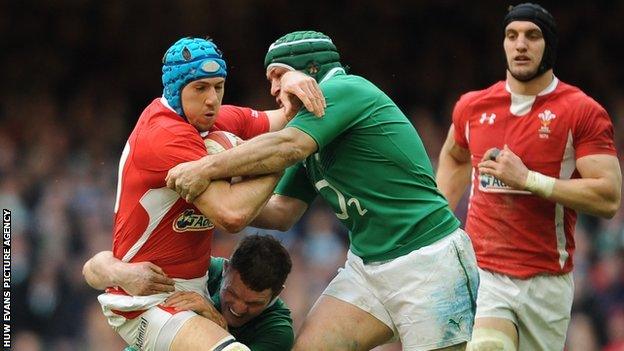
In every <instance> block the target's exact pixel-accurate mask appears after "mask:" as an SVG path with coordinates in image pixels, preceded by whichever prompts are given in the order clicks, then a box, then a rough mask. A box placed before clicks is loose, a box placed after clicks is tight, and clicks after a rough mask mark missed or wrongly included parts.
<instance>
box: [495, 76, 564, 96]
mask: <svg viewBox="0 0 624 351" xmlns="http://www.w3.org/2000/svg"><path fill="white" fill-rule="evenodd" d="M557 85H559V78H557V76H555V75H553V80H552V81H551V82H550V84H548V86H547V87H546V88H544V90H542V91H540V92H539V93H538V94H537V96H542V95H547V94H550V93H552V92H553V91H555V89H557ZM505 90H507V92H508V93H510V94H512V95H516V96H534V95H522V94H516V93H514V92H512V91H511V87H510V86H509V82H508V81H505Z"/></svg>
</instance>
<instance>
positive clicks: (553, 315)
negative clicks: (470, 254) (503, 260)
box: [477, 269, 574, 351]
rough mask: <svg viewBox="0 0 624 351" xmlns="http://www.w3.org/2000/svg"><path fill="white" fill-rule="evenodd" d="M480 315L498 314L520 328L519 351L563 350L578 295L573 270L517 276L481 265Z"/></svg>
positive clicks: (478, 311) (478, 308) (492, 315)
mask: <svg viewBox="0 0 624 351" xmlns="http://www.w3.org/2000/svg"><path fill="white" fill-rule="evenodd" d="M479 274H480V277H481V284H480V286H479V297H478V299H477V318H482V317H497V318H503V319H507V320H510V321H512V322H513V323H514V324H515V325H516V327H517V328H518V340H519V347H518V351H534V350H553V351H555V350H563V346H564V344H565V339H566V332H567V329H568V324H569V323H570V310H571V308H572V299H573V296H574V282H573V280H572V273H567V274H563V275H540V276H536V277H533V278H529V279H516V278H512V277H509V276H506V275H503V274H498V273H493V272H489V271H485V270H482V269H479Z"/></svg>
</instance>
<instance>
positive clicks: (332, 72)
mask: <svg viewBox="0 0 624 351" xmlns="http://www.w3.org/2000/svg"><path fill="white" fill-rule="evenodd" d="M338 73H342V74H346V72H345V70H344V68H342V67H334V68H332V69H330V70H329V72H327V74H325V76H324V77H323V79H321V81H320V82H319V84H321V83H323V82H324V81H326V80H328V79H329V78H331V77H333V76H335V75H336V74H338Z"/></svg>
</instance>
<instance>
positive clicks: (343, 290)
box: [323, 229, 479, 350]
mask: <svg viewBox="0 0 624 351" xmlns="http://www.w3.org/2000/svg"><path fill="white" fill-rule="evenodd" d="M478 284H479V274H478V271H477V262H476V259H475V254H474V250H473V248H472V243H471V242H470V238H469V237H468V235H467V234H466V233H465V232H464V231H463V230H461V229H457V230H456V231H455V232H453V233H452V234H450V235H449V236H447V237H445V238H443V239H441V240H439V241H437V242H435V243H434V244H432V245H429V246H426V247H423V248H420V249H418V250H415V251H412V252H411V253H409V254H407V255H405V256H401V257H397V258H396V259H393V260H389V261H384V262H373V263H368V264H364V263H363V262H362V259H361V258H359V257H358V256H356V255H354V254H353V253H352V252H351V251H349V253H348V256H347V262H346V263H345V267H344V268H341V269H340V270H339V271H338V275H337V276H336V277H335V278H334V279H333V280H332V281H331V283H330V284H329V286H328V287H327V288H326V289H325V291H324V292H323V294H324V295H329V296H332V297H335V298H337V299H340V300H342V301H345V302H348V303H350V304H352V305H354V306H357V307H358V308H360V309H362V310H364V311H366V312H368V313H370V314H371V315H373V316H374V317H375V318H377V319H379V320H380V321H381V322H383V323H384V324H385V325H387V326H388V327H389V328H390V329H391V330H392V331H393V332H394V336H395V338H394V339H396V338H397V337H398V338H399V339H400V340H401V342H402V345H403V350H432V349H438V348H443V347H447V346H451V345H455V344H459V343H461V342H465V341H468V340H470V337H471V335H472V327H473V323H474V315H475V308H476V294H477V288H478ZM394 339H393V340H394Z"/></svg>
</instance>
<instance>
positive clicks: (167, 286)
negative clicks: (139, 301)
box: [82, 251, 174, 296]
mask: <svg viewBox="0 0 624 351" xmlns="http://www.w3.org/2000/svg"><path fill="white" fill-rule="evenodd" d="M82 274H83V276H84V277H85V280H86V282H87V284H89V285H90V286H91V287H92V288H94V289H98V290H104V289H106V288H108V287H112V286H119V287H121V288H122V289H123V290H124V291H125V292H127V293H128V294H130V295H134V296H138V295H153V294H159V293H163V292H171V291H173V290H174V281H173V279H171V278H168V277H167V275H166V274H165V273H164V272H163V270H162V269H161V268H160V267H158V266H157V265H155V264H153V263H151V262H139V263H126V262H122V261H121V260H119V259H117V258H115V257H114V256H113V253H112V252H111V251H102V252H99V253H97V254H96V255H95V256H93V257H91V258H90V259H89V260H88V261H87V262H86V263H85V264H84V266H83V267H82Z"/></svg>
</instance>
